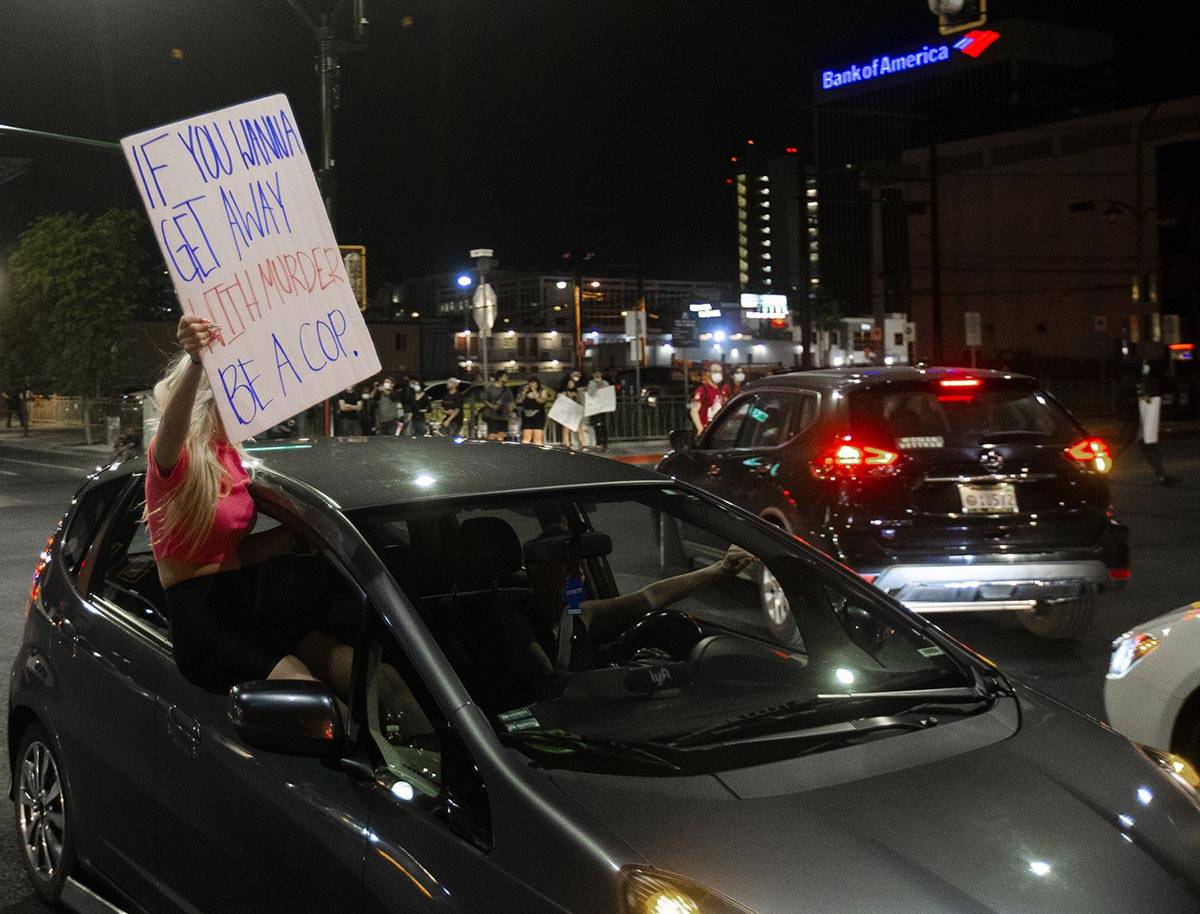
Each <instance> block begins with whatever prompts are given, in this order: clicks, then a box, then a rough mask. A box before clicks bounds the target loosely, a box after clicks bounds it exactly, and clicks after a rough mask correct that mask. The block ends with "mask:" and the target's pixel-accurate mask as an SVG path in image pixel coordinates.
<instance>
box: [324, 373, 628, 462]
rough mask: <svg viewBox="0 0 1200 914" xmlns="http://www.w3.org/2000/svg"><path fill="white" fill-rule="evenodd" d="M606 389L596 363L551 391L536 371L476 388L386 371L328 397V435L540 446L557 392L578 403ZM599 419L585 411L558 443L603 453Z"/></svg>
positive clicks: (602, 419) (603, 419)
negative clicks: (514, 442) (426, 381)
mask: <svg viewBox="0 0 1200 914" xmlns="http://www.w3.org/2000/svg"><path fill="white" fill-rule="evenodd" d="M609 386H611V385H610V382H609V381H608V380H607V379H606V378H605V376H604V374H603V372H602V371H601V370H600V369H599V368H597V369H594V370H593V371H591V372H590V378H589V379H588V380H584V373H583V372H582V371H580V370H579V369H574V370H572V371H570V372H568V373H567V374H566V375H564V377H563V379H562V381H561V382H560V384H559V385H558V387H557V388H556V389H551V388H549V387H547V386H546V385H544V384H543V383H542V379H541V378H540V377H538V376H537V375H536V374H533V375H529V376H528V377H527V378H525V379H524V380H523V381H522V380H520V379H510V377H509V373H508V372H507V371H504V370H500V371H497V372H496V373H495V374H494V375H492V377H491V379H490V380H489V381H488V382H487V383H485V384H483V385H482V386H480V385H478V384H475V385H472V384H469V383H468V382H465V381H462V380H460V379H458V378H450V379H449V380H447V381H445V382H439V383H436V384H431V385H426V384H423V383H422V382H421V380H420V379H419V378H417V377H409V376H403V375H402V376H398V377H397V376H394V375H386V376H383V377H380V378H378V379H375V380H371V381H367V382H365V383H362V384H354V385H351V386H350V387H347V388H346V389H345V390H344V391H342V392H341V393H340V394H338V395H337V396H336V397H334V398H333V400H332V403H331V404H330V405H331V408H332V413H333V432H334V434H335V435H394V436H398V437H411V438H429V437H451V438H453V437H459V436H461V435H467V436H469V437H486V438H488V439H490V440H493V441H504V440H506V439H508V438H509V437H510V436H511V437H514V438H515V437H517V436H518V435H519V437H520V440H521V441H522V442H524V443H526V444H544V443H546V428H547V426H548V425H550V424H551V422H550V420H549V412H550V405H551V403H552V402H553V400H554V398H555V397H564V396H565V397H567V398H568V399H571V400H574V401H576V402H577V403H579V404H581V405H582V404H583V401H584V399H585V398H586V397H590V396H595V395H596V394H598V393H599V391H600V390H602V389H603V388H605V387H609ZM468 389H470V393H469V396H468ZM468 419H469V420H470V422H471V425H470V426H469V427H468V426H467V424H466V422H467V420H468ZM607 419H608V417H607V415H606V414H604V413H601V414H598V415H594V416H589V417H588V418H587V419H585V420H583V421H582V422H581V424H580V425H579V427H578V428H574V429H572V428H567V427H565V426H560V427H559V432H560V433H561V438H562V443H563V444H564V445H566V446H567V447H568V448H571V449H573V450H574V449H580V450H587V449H589V448H591V447H595V448H597V449H599V450H607V448H608V421H607ZM589 429H590V433H591V434H590V436H589V434H588V432H589Z"/></svg>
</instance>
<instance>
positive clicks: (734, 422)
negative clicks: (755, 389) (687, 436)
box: [704, 396, 754, 451]
mask: <svg viewBox="0 0 1200 914" xmlns="http://www.w3.org/2000/svg"><path fill="white" fill-rule="evenodd" d="M753 405H754V397H752V396H750V397H746V398H744V399H742V400H735V401H734V402H733V403H731V404H729V406H728V407H727V408H726V409H725V410H724V411H722V413H721V414H720V415H719V416H717V419H716V421H715V422H714V423H713V428H712V431H711V432H709V433H708V437H707V439H705V445H704V446H705V447H706V448H709V449H710V450H714V451H723V450H728V449H729V448H732V447H737V440H738V434H739V433H740V432H741V430H742V424H743V423H744V422H745V421H746V416H747V415H748V414H749V412H750V407H751V406H753Z"/></svg>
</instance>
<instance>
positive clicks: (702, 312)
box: [688, 301, 721, 318]
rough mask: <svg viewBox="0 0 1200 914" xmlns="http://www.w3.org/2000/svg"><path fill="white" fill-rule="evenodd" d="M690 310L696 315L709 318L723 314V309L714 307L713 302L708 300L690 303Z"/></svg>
mask: <svg viewBox="0 0 1200 914" xmlns="http://www.w3.org/2000/svg"><path fill="white" fill-rule="evenodd" d="M688 310H689V311H691V312H692V313H693V314H694V315H696V317H703V318H708V317H720V316H721V309H720V308H714V307H713V305H712V302H706V301H696V302H692V303H691V304H690V305H688Z"/></svg>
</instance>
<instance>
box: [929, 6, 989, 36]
mask: <svg viewBox="0 0 1200 914" xmlns="http://www.w3.org/2000/svg"><path fill="white" fill-rule="evenodd" d="M929 9H930V11H931V12H932V13H933V14H934V15H935V16H937V17H938V31H939V32H940V33H941V34H943V35H953V34H954V33H955V32H965V31H966V30H967V29H977V28H979V27H980V26H981V25H983V24H984V23H986V22H987V0H929Z"/></svg>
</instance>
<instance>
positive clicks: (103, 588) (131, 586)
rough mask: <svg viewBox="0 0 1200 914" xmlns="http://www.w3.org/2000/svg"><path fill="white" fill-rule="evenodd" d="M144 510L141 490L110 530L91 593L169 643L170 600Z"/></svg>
mask: <svg viewBox="0 0 1200 914" xmlns="http://www.w3.org/2000/svg"><path fill="white" fill-rule="evenodd" d="M144 508H145V500H144V499H143V497H142V493H141V489H140V487H138V488H136V489H135V490H134V491H132V492H130V493H129V495H128V496H127V499H126V501H125V503H124V505H123V506H122V508H121V511H120V513H119V515H118V516H117V517H116V518H114V520H113V523H112V525H111V526H110V528H109V531H110V532H109V534H108V538H107V540H106V541H105V543H104V547H103V555H101V556H98V558H97V566H98V570H99V571H100V576H99V577H98V578H96V577H93V579H92V580H91V582H90V588H89V592H90V594H91V595H92V596H95V597H99V598H101V599H103V600H105V601H106V602H108V603H110V604H111V605H113V606H116V607H117V608H118V609H121V610H124V611H125V613H127V614H128V615H129V616H131V617H132V618H133V619H135V620H136V621H137V622H139V623H141V624H143V625H145V626H147V627H148V628H149V629H150V630H151V631H153V632H155V633H156V634H158V635H160V636H161V637H162V638H164V639H167V640H169V639H170V625H169V623H168V621H167V612H166V603H167V601H166V596H165V595H164V594H163V589H162V584H161V583H160V582H159V579H158V566H157V564H155V561H154V554H153V553H152V552H151V549H150V531H149V528H148V527H147V525H146V522H145V521H144V520H143V519H142V512H143V510H144Z"/></svg>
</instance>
